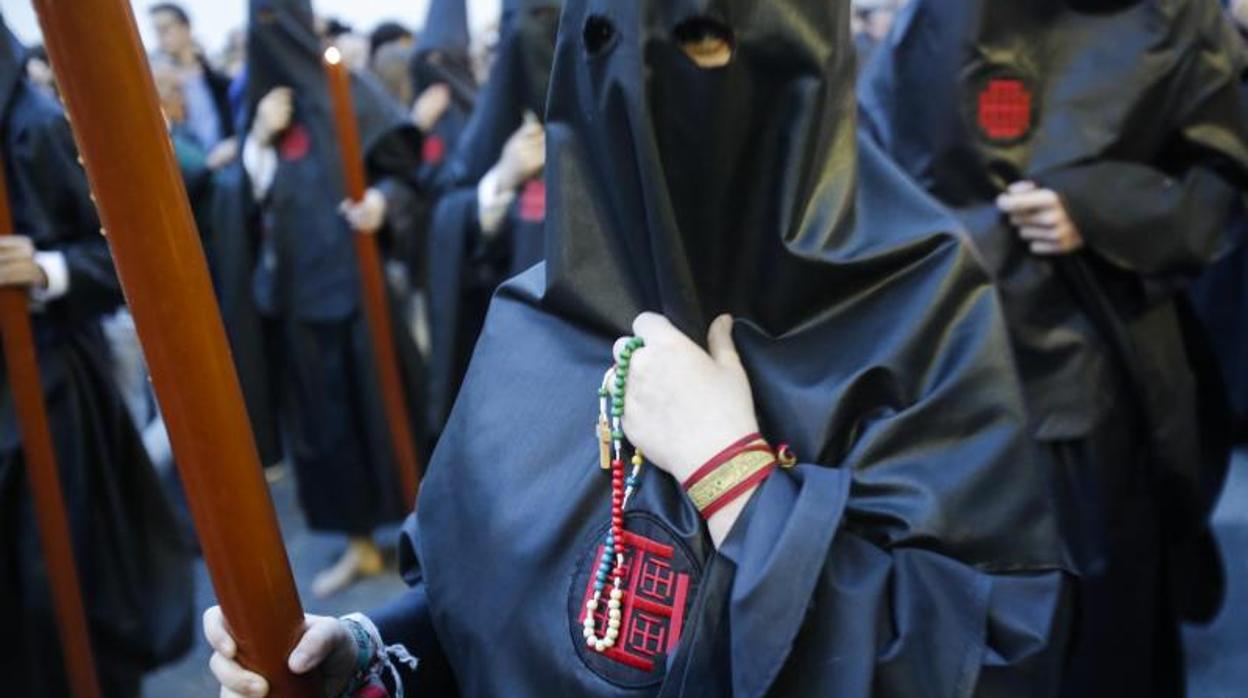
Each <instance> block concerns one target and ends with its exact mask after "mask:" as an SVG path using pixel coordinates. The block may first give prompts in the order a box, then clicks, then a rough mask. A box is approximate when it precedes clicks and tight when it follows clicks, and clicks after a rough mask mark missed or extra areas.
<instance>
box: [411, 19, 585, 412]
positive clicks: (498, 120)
mask: <svg viewBox="0 0 1248 698" xmlns="http://www.w3.org/2000/svg"><path fill="white" fill-rule="evenodd" d="M560 5H561V0H507V2H505V3H504V5H503V16H502V28H501V36H500V39H499V47H498V55H497V57H496V58H495V60H494V65H493V68H492V69H491V72H490V76H489V78H488V79H487V81H486V84H485V86H484V87H483V88H482V91H481V94H480V95H479V97H478V99H477V102H476V106H475V107H474V108H473V113H472V118H471V119H470V120H469V122H468V123H467V125H466V126H465V127H464V130H463V132H462V133H461V134H460V136H459V143H458V147H457V148H456V150H455V153H454V155H453V156H452V157H451V158H450V160H449V161H448V162H447V163H446V164H445V166H444V167H443V168H442V172H441V174H440V178H441V190H442V191H443V195H442V197H441V199H440V200H439V202H438V205H437V207H436V208H435V209H434V214H433V219H432V222H431V224H430V229H429V251H428V265H429V266H428V270H429V277H428V278H429V305H430V308H429V310H430V313H429V317H430V335H431V338H432V354H431V358H430V371H429V407H428V411H429V419H430V429H431V430H432V432H433V433H434V434H437V433H438V432H440V431H441V429H442V426H443V425H444V424H445V423H446V417H447V414H448V413H449V412H450V409H451V405H453V404H454V402H455V395H456V394H457V393H458V391H459V386H460V383H461V382H462V381H463V377H464V372H465V371H466V370H467V368H468V359H469V358H470V357H471V356H472V348H473V346H474V345H475V344H476V341H477V336H478V334H479V333H480V331H481V323H482V322H483V321H484V319H485V312H486V309H487V308H488V306H489V302H490V296H491V295H492V294H493V293H494V290H495V289H496V288H497V287H498V285H499V284H500V283H502V281H503V280H504V279H506V278H508V277H510V276H513V275H515V274H518V273H520V272H522V271H524V270H525V269H528V268H529V267H531V266H533V265H534V264H536V263H537V262H539V261H541V259H542V257H543V248H542V245H543V234H542V228H543V224H544V222H545V220H546V185H545V182H544V180H543V179H542V176H541V175H542V166H543V165H544V163H545V147H546V146H545V138H546V136H545V130H544V129H543V127H542V125H541V121H542V119H543V117H544V114H545V111H546V88H547V85H548V84H549V82H550V70H551V61H552V60H553V55H554V47H555V34H556V31H557V30H558V23H559V7H560Z"/></svg>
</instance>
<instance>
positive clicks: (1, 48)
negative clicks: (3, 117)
mask: <svg viewBox="0 0 1248 698" xmlns="http://www.w3.org/2000/svg"><path fill="white" fill-rule="evenodd" d="M25 75H26V47H25V46H23V45H22V42H21V41H19V40H18V38H17V37H16V36H14V35H13V32H12V31H11V30H10V29H9V27H8V25H7V24H5V22H4V16H3V15H0V112H3V111H4V107H6V106H8V103H9V99H10V98H12V96H13V92H14V91H15V90H16V89H17V86H18V84H19V83H21V81H22V78H23V77H25Z"/></svg>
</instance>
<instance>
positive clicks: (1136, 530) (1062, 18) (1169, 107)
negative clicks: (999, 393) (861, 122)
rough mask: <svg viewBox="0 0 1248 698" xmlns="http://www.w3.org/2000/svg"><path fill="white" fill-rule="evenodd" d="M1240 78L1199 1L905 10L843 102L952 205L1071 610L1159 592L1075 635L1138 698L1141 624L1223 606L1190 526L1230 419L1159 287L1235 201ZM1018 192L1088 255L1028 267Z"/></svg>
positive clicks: (1211, 482)
mask: <svg viewBox="0 0 1248 698" xmlns="http://www.w3.org/2000/svg"><path fill="white" fill-rule="evenodd" d="M1246 65H1248V63H1246V62H1245V56H1244V50H1243V47H1242V41H1241V40H1240V39H1239V37H1238V36H1237V35H1236V34H1235V32H1234V30H1233V29H1232V28H1231V27H1230V26H1229V24H1227V23H1226V22H1225V20H1224V18H1223V16H1222V13H1221V8H1220V7H1219V6H1218V4H1217V3H1216V2H1213V1H1212V0H1140V1H1139V2H1112V3H1092V2H1083V3H1062V2H1051V1H1049V0H1020V1H1018V2H1010V3H1002V2H992V1H991V0H915V2H912V3H911V4H910V6H909V7H908V8H907V9H906V10H905V11H903V13H902V14H901V15H900V16H899V17H898V22H897V25H896V27H895V28H894V30H893V33H892V35H891V36H890V37H889V39H888V41H886V42H885V44H884V45H883V46H881V47H880V49H879V50H878V51H877V53H876V55H875V58H874V59H873V61H872V63H871V64H870V65H869V66H868V67H867V69H866V70H865V71H864V73H863V76H862V82H861V87H860V93H861V99H862V108H863V111H864V114H865V117H866V120H867V122H868V123H869V128H870V129H871V130H872V132H873V133H874V136H875V138H876V139H877V140H878V142H879V143H880V144H882V146H883V148H884V150H885V151H886V152H888V153H889V154H890V155H892V156H893V158H895V160H896V161H897V162H898V163H899V164H900V166H901V168H902V169H904V170H906V171H907V172H908V173H909V174H911V175H912V176H913V177H914V178H915V179H917V180H918V182H919V183H920V184H921V185H922V186H923V187H925V188H926V189H928V190H929V191H931V192H932V193H934V194H935V195H936V196H937V197H938V198H939V199H941V200H942V201H943V202H945V203H946V204H948V205H950V206H952V207H954V209H955V210H956V211H957V214H958V215H959V217H960V218H961V219H962V221H963V222H964V223H965V224H966V225H967V227H968V228H969V229H970V232H971V234H972V236H973V238H974V241H975V245H976V247H977V249H978V251H979V252H980V254H981V255H982V257H983V258H984V259H985V261H986V263H987V265H988V267H989V268H990V269H991V271H992V273H993V274H994V276H995V277H996V280H997V283H998V285H999V287H1000V289H1001V292H1002V294H1003V298H1004V302H1005V309H1006V313H1007V316H1008V320H1009V323H1010V329H1011V333H1012V338H1013V346H1014V349H1015V352H1016V355H1017V359H1018V364H1019V369H1020V371H1021V373H1022V376H1023V384H1024V388H1025V390H1026V392H1027V397H1028V403H1029V404H1028V406H1029V408H1030V410H1031V417H1032V433H1033V435H1034V436H1035V437H1036V438H1037V439H1038V440H1039V441H1040V442H1042V443H1043V444H1044V445H1045V446H1046V447H1047V448H1046V452H1048V453H1051V454H1052V455H1053V456H1054V459H1055V463H1054V465H1053V467H1054V468H1056V470H1055V473H1057V474H1058V479H1059V480H1061V481H1062V483H1063V484H1060V485H1059V486H1061V487H1065V488H1069V490H1068V491H1065V492H1064V493H1063V497H1062V501H1063V509H1064V510H1065V512H1064V513H1065V515H1066V516H1067V517H1068V519H1067V526H1068V538H1069V542H1070V545H1071V548H1072V552H1073V554H1074V556H1075V557H1076V558H1077V562H1078V563H1079V564H1080V566H1081V567H1082V568H1083V571H1084V572H1085V573H1086V575H1085V585H1088V588H1092V585H1097V588H1100V585H1103V586H1104V589H1103V592H1104V594H1103V595H1102V596H1101V597H1100V598H1101V599H1102V601H1104V602H1105V603H1096V604H1089V603H1085V604H1084V612H1085V613H1088V614H1095V613H1099V612H1101V611H1103V610H1105V609H1106V608H1107V607H1108V606H1109V605H1111V604H1110V602H1114V603H1117V602H1118V601H1123V602H1124V603H1126V601H1124V600H1125V599H1127V598H1128V597H1130V598H1131V599H1132V601H1131V602H1132V603H1136V602H1138V603H1150V602H1151V603H1154V604H1155V603H1157V601H1156V599H1158V598H1163V597H1165V596H1166V594H1167V590H1168V591H1169V593H1170V595H1172V596H1173V604H1170V603H1169V602H1168V601H1163V603H1166V604H1167V605H1168V606H1170V608H1169V610H1166V611H1163V612H1161V613H1160V614H1158V612H1157V611H1154V610H1151V609H1148V610H1135V611H1124V612H1123V613H1122V614H1121V615H1122V616H1123V617H1122V618H1119V619H1118V620H1116V621H1113V622H1100V621H1093V620H1091V619H1089V620H1088V621H1087V623H1086V625H1087V628H1085V629H1086V630H1088V631H1089V632H1096V633H1102V634H1104V635H1102V636H1101V637H1100V638H1099V640H1098V641H1097V642H1099V644H1100V646H1102V647H1106V648H1110V651H1112V652H1115V653H1117V657H1118V659H1119V660H1120V661H1122V664H1121V665H1120V666H1110V665H1108V664H1106V663H1101V664H1100V665H1099V666H1095V667H1083V669H1084V670H1085V671H1086V673H1087V675H1089V676H1099V677H1101V678H1103V679H1105V680H1109V679H1110V678H1111V677H1112V679H1113V680H1115V681H1117V680H1118V679H1120V678H1124V677H1125V676H1127V675H1129V676H1130V677H1131V678H1132V679H1133V680H1137V681H1140V682H1141V684H1142V685H1141V686H1140V687H1139V688H1140V691H1141V692H1142V691H1144V690H1146V689H1147V690H1167V689H1166V688H1164V687H1158V686H1156V685H1154V684H1155V683H1156V682H1150V679H1149V674H1148V672H1147V671H1146V670H1142V669H1138V668H1137V667H1136V666H1134V665H1135V664H1138V663H1139V662H1135V661H1131V660H1130V659H1128V657H1130V656H1132V653H1133V652H1135V651H1136V650H1138V651H1140V652H1153V653H1154V655H1153V656H1157V660H1156V661H1151V660H1150V661H1148V662H1147V666H1148V667H1149V668H1153V667H1156V666H1158V665H1162V664H1167V663H1172V662H1174V661H1175V660H1176V659H1177V658H1178V656H1179V652H1180V651H1179V648H1178V647H1170V648H1166V649H1164V650H1161V654H1160V655H1157V654H1156V652H1157V650H1156V648H1154V649H1152V650H1150V649H1148V648H1147V647H1143V645H1146V644H1147V643H1149V642H1150V641H1151V640H1150V638H1151V637H1153V635H1154V633H1153V632H1152V631H1149V630H1148V629H1147V628H1148V627H1149V626H1150V625H1153V624H1154V621H1155V620H1156V619H1155V618H1154V617H1153V616H1155V615H1161V616H1165V617H1168V620H1165V619H1163V620H1162V621H1161V624H1162V625H1161V628H1160V629H1159V630H1158V631H1157V633H1159V634H1160V635H1165V634H1169V635H1171V637H1170V639H1169V640H1166V641H1173V642H1177V628H1175V627H1174V625H1175V619H1174V615H1175V613H1176V612H1179V613H1182V614H1184V615H1186V616H1187V617H1189V618H1193V619H1197V618H1207V617H1210V616H1212V614H1213V613H1214V612H1216V610H1217V607H1218V605H1219V603H1220V596H1221V574H1220V565H1219V562H1218V560H1217V557H1216V556H1217V552H1216V548H1215V546H1214V545H1213V541H1212V537H1211V535H1210V534H1209V532H1208V529H1207V522H1208V516H1209V512H1210V510H1211V508H1212V505H1213V503H1214V502H1215V500H1216V497H1217V493H1218V491H1219V490H1220V486H1221V482H1222V479H1223V477H1224V474H1225V469H1226V466H1227V462H1228V450H1227V431H1228V429H1227V427H1228V419H1227V414H1226V410H1225V400H1224V395H1222V394H1221V386H1220V384H1219V380H1218V378H1217V377H1216V376H1215V375H1211V374H1209V369H1211V368H1213V366H1214V365H1215V364H1214V362H1213V361H1212V360H1211V359H1210V358H1208V356H1209V351H1208V346H1207V343H1206V342H1205V341H1204V337H1202V336H1201V334H1200V333H1199V332H1194V331H1191V330H1192V329H1194V327H1195V324H1194V323H1193V322H1192V319H1191V317H1190V313H1189V312H1188V310H1187V307H1186V303H1185V302H1184V301H1185V299H1184V298H1182V297H1179V296H1176V294H1175V291H1176V290H1177V289H1180V288H1182V285H1183V284H1184V283H1185V282H1186V281H1187V280H1189V279H1190V278H1191V277H1192V276H1193V275H1195V274H1196V273H1198V272H1199V271H1200V269H1201V268H1202V266H1203V265H1205V264H1207V263H1209V262H1210V261H1212V260H1214V259H1216V258H1217V257H1218V255H1220V254H1222V253H1223V252H1224V250H1225V247H1226V246H1225V244H1224V240H1223V236H1224V234H1225V232H1226V230H1227V227H1228V226H1227V224H1228V217H1229V216H1230V215H1231V214H1232V213H1233V212H1234V211H1235V210H1236V208H1237V207H1239V206H1241V202H1240V194H1239V191H1240V190H1242V188H1243V186H1244V185H1245V184H1246V183H1248V109H1246V108H1245V103H1244V101H1243V98H1242V95H1241V92H1240V76H1241V74H1242V71H1243V69H1244V67H1245V66H1246ZM1019 180H1031V181H1035V182H1037V183H1038V184H1039V185H1040V186H1042V187H1046V188H1049V189H1053V190H1055V191H1056V192H1057V193H1058V194H1059V195H1060V196H1061V198H1062V201H1063V203H1064V204H1065V206H1066V208H1067V210H1068V212H1069V213H1070V215H1071V217H1072V219H1073V221H1074V222H1075V224H1076V226H1077V227H1078V229H1079V230H1080V232H1081V233H1082V234H1083V236H1084V238H1085V240H1086V243H1087V249H1086V250H1085V251H1082V252H1079V253H1077V254H1073V255H1066V256H1063V257H1059V258H1051V257H1040V256H1037V255H1033V254H1031V253H1030V252H1029V250H1028V248H1027V246H1026V245H1025V244H1024V243H1023V242H1022V241H1021V240H1020V239H1019V238H1018V235H1017V233H1016V232H1015V231H1014V230H1013V228H1012V226H1010V225H1009V221H1008V219H1006V218H1005V217H1004V216H1003V215H1001V214H1000V212H999V211H998V210H997V208H996V206H995V203H994V202H995V199H996V197H997V195H998V194H999V193H1001V192H1002V191H1003V190H1004V189H1005V188H1006V187H1007V186H1008V185H1009V184H1011V183H1013V182H1016V181H1019ZM1164 570H1168V572H1169V578H1168V579H1166V578H1165V576H1164V574H1163V571H1164ZM1145 590H1155V591H1145ZM1150 600H1151V601H1150ZM1119 621H1122V622H1119ZM1167 625H1168V626H1169V627H1165V626H1167ZM1121 637H1126V638H1128V640H1127V641H1126V642H1124V641H1123V640H1122V639H1121ZM1136 643H1138V645H1139V646H1137V645H1136ZM1128 647H1129V648H1130V649H1128ZM1124 680H1125V678H1124ZM1114 685H1115V686H1117V687H1118V689H1120V690H1122V691H1124V692H1126V693H1131V694H1135V693H1136V691H1135V690H1134V689H1132V688H1129V687H1128V685H1127V684H1123V683H1115V684H1114Z"/></svg>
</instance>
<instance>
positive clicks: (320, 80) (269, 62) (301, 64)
mask: <svg viewBox="0 0 1248 698" xmlns="http://www.w3.org/2000/svg"><path fill="white" fill-rule="evenodd" d="M315 26H316V24H315V17H314V15H313V14H312V4H311V3H310V2H309V0H251V15H250V20H249V23H248V25H247V103H248V107H249V108H248V110H247V111H248V113H249V114H250V112H251V111H253V110H254V109H255V106H256V105H257V104H258V103H259V102H260V100H261V99H262V98H263V97H264V95H266V94H268V93H269V91H270V90H272V89H273V88H275V87H292V88H294V89H295V91H296V92H298V93H305V92H324V91H325V90H326V87H325V74H324V70H323V69H322V67H321V55H322V51H323V50H324V48H323V46H322V45H321V40H320V38H319V37H318V36H317V35H316V29H315Z"/></svg>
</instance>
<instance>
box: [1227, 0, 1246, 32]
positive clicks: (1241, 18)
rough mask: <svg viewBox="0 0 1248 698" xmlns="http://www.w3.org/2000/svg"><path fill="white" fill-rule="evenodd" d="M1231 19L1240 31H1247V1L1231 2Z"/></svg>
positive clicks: (1233, 0)
mask: <svg viewBox="0 0 1248 698" xmlns="http://www.w3.org/2000/svg"><path fill="white" fill-rule="evenodd" d="M1231 18H1232V19H1234V20H1235V24H1236V26H1238V27H1239V30H1240V31H1248V0H1231Z"/></svg>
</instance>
